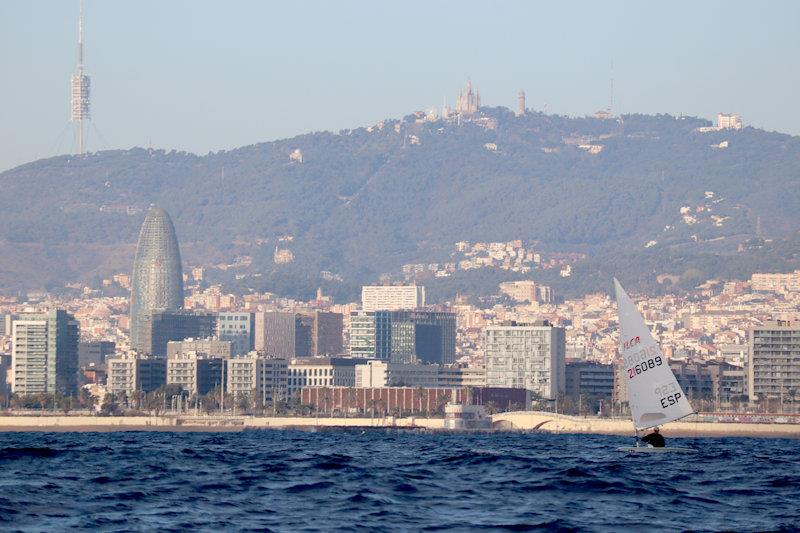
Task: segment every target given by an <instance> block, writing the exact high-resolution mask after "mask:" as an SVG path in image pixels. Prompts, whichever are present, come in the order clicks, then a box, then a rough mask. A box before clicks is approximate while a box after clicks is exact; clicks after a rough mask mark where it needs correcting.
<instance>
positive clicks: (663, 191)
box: [0, 108, 800, 298]
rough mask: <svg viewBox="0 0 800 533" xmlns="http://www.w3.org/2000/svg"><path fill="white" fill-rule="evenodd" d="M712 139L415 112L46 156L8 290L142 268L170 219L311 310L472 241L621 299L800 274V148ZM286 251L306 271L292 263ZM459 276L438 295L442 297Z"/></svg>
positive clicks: (634, 127)
mask: <svg viewBox="0 0 800 533" xmlns="http://www.w3.org/2000/svg"><path fill="white" fill-rule="evenodd" d="M706 126H709V123H708V121H705V120H702V119H697V118H690V117H672V116H669V115H658V116H645V115H626V116H623V117H620V118H619V119H615V120H601V119H595V118H569V117H563V116H553V115H544V114H541V113H529V114H527V115H525V116H523V117H515V116H514V115H513V114H512V113H511V112H510V111H508V110H507V109H504V108H484V109H483V110H482V113H481V116H479V117H474V118H473V119H472V120H469V121H455V120H451V121H443V120H435V121H428V120H425V118H424V117H423V116H422V115H421V114H417V115H409V116H407V117H404V118H403V119H399V120H386V121H383V122H382V123H380V124H378V125H375V126H372V127H370V128H359V129H354V130H343V131H340V132H338V133H331V132H318V133H310V134H307V135H301V136H298V137H295V138H292V139H285V140H279V141H274V142H268V143H261V144H256V145H252V146H246V147H242V148H239V149H236V150H231V151H225V152H216V153H209V154H207V155H205V156H198V155H194V154H189V153H185V152H175V151H172V152H166V151H163V150H145V149H141V148H135V149H131V150H116V151H106V152H99V153H95V154H89V155H86V156H61V157H54V158H50V159H45V160H40V161H36V162H33V163H30V164H26V165H23V166H20V167H17V168H15V169H12V170H9V171H7V172H4V173H2V174H0V186H1V187H2V190H3V195H2V198H0V252H2V253H0V289H2V290H3V291H5V292H9V291H12V292H13V291H16V290H20V289H22V290H31V289H42V288H44V289H49V290H57V289H58V288H59V287H63V286H64V284H65V283H67V282H74V281H83V282H89V283H94V284H97V282H98V281H99V279H101V278H102V277H108V276H109V275H110V274H112V273H114V272H120V271H129V270H130V268H131V264H132V260H133V259H132V252H133V245H134V244H135V241H136V236H137V233H138V229H139V226H140V224H141V222H142V220H143V217H144V211H145V210H146V208H147V207H148V206H149V205H151V204H156V205H159V206H162V207H164V208H166V209H167V210H168V211H169V213H170V214H171V216H172V218H173V219H174V221H175V225H176V229H177V232H178V237H179V239H180V242H181V250H182V253H183V255H184V260H185V262H187V263H189V264H193V265H198V264H203V265H213V264H223V265H225V264H234V266H233V267H232V268H223V269H217V270H211V271H209V277H210V279H211V280H212V281H213V280H217V281H221V282H224V283H226V284H227V285H229V286H230V287H231V288H236V289H247V288H251V289H254V290H272V291H274V292H278V293H281V294H287V295H292V296H301V297H308V296H310V294H311V293H312V292H313V290H314V289H315V288H316V287H317V286H318V285H323V286H324V287H326V288H327V289H328V290H329V291H332V292H334V293H335V294H337V295H339V296H341V297H348V296H352V295H353V294H354V292H355V290H356V288H357V287H358V286H359V285H360V284H361V283H366V282H372V281H375V279H377V277H378V276H379V275H380V274H382V273H393V272H398V271H399V268H400V266H401V265H402V264H404V263H410V262H429V261H446V260H447V259H448V257H450V256H451V253H452V252H451V250H452V247H453V244H454V243H456V242H458V241H464V240H466V241H472V242H475V241H481V242H483V241H486V242H489V241H509V240H514V239H522V240H523V241H525V242H528V243H534V244H533V245H534V246H535V248H536V249H537V250H541V251H543V252H545V253H546V252H579V253H583V254H586V255H587V258H586V259H585V260H583V261H579V262H577V263H576V264H575V265H574V271H573V272H574V273H573V275H572V276H571V277H570V278H560V277H559V276H557V275H555V274H554V273H553V272H544V271H542V272H536V271H534V272H532V273H530V274H528V275H529V276H532V277H533V278H534V279H541V280H543V281H547V282H548V283H552V284H554V285H555V286H557V288H558V289H559V290H560V291H561V293H562V294H577V293H580V292H584V291H588V290H596V289H598V288H603V289H605V288H607V286H608V284H609V283H608V277H609V276H610V275H612V274H617V275H621V276H623V279H624V280H626V281H628V283H629V284H631V285H633V286H635V285H638V286H639V287H640V288H649V289H650V290H666V288H667V287H666V286H665V285H664V283H663V280H664V279H665V278H664V275H669V276H671V277H669V278H666V279H669V280H671V281H670V282H667V283H678V284H679V285H682V286H689V285H691V284H693V283H695V282H697V280H700V279H701V278H707V277H715V276H733V275H735V276H740V277H741V276H746V275H749V273H750V272H751V271H752V270H753V269H762V268H766V269H770V270H783V269H788V268H797V267H798V257H797V253H796V250H797V247H796V246H795V244H797V242H798V237H797V232H798V230H800V218H798V217H797V213H798V212H800V187H798V184H800V138H798V137H792V136H788V135H783V134H779V133H770V132H766V131H762V130H758V129H754V128H750V127H748V128H744V129H743V130H739V131H733V130H722V131H712V132H706V133H700V132H698V131H697V128H699V127H706ZM295 150H299V151H300V152H301V153H302V162H300V161H299V157H295V160H291V159H290V154H292V152H294V151H295ZM298 154H299V153H298ZM276 247H278V248H279V249H280V250H289V251H291V254H293V257H294V260H293V262H291V263H287V264H277V263H275V262H274V261H273V255H274V253H275V249H276ZM243 256H247V257H250V258H252V262H249V261H241V260H240V261H239V262H236V261H235V258H236V257H239V258H240V259H241V258H242V257H243ZM284 257H285V258H286V259H287V260H288V256H284ZM459 276H461V277H464V276H466V277H464V279H466V278H467V277H469V274H465V275H463V276H462V275H461V274H459ZM659 276H660V277H659ZM479 277H480V278H481V279H483V278H487V279H491V280H492V283H494V282H495V281H496V279H495V278H496V277H497V276H479ZM508 277H512V278H513V277H520V276H519V275H518V274H516V273H509V275H508ZM457 278H458V277H454V278H453V279H452V280H443V281H441V283H439V282H435V283H434V284H439V285H440V287H439V288H440V289H441V290H439V291H438V294H440V295H441V297H443V298H444V297H446V296H447V295H449V294H450V293H451V292H452V291H451V290H449V289H447V287H448V286H449V285H452V284H453V281H454V280H455V279H457ZM476 279H477V278H476ZM657 279H661V281H662V283H659V282H658V281H657ZM476 290H478V289H476Z"/></svg>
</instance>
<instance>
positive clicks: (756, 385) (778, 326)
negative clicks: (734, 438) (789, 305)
mask: <svg viewBox="0 0 800 533" xmlns="http://www.w3.org/2000/svg"><path fill="white" fill-rule="evenodd" d="M748 359H749V372H748V392H749V394H750V401H751V402H756V401H763V400H767V399H777V400H779V401H786V400H787V399H789V398H790V396H791V399H792V400H795V401H796V400H798V399H800V398H797V397H796V391H799V390H800V325H798V324H796V323H792V322H789V321H786V320H776V321H770V322H766V323H764V325H762V326H758V327H753V328H750V331H749V357H748ZM789 391H793V392H792V393H791V395H790V393H789Z"/></svg>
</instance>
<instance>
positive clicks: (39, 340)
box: [12, 309, 79, 396]
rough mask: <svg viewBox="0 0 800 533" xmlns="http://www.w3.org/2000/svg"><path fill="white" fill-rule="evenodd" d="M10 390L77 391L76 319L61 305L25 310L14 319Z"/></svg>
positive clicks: (61, 392) (24, 392) (74, 392)
mask: <svg viewBox="0 0 800 533" xmlns="http://www.w3.org/2000/svg"><path fill="white" fill-rule="evenodd" d="M12 330H13V335H12V337H13V339H12V367H13V381H12V390H13V392H14V393H15V394H19V395H21V396H26V395H31V394H53V393H56V394H62V395H74V394H76V393H77V391H78V337H79V329H78V321H77V320H75V317H74V316H72V315H71V314H69V313H67V312H66V311H64V310H62V309H57V310H52V311H48V312H46V313H25V314H22V315H20V317H19V318H18V319H17V320H15V321H14V323H13V326H12Z"/></svg>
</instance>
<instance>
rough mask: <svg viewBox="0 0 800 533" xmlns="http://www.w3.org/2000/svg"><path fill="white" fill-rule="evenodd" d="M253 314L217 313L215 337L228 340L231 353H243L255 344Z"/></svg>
mask: <svg viewBox="0 0 800 533" xmlns="http://www.w3.org/2000/svg"><path fill="white" fill-rule="evenodd" d="M255 332H256V328H255V315H253V313H246V312H241V313H238V312H229V313H219V315H218V316H217V338H218V339H219V340H221V341H230V343H231V351H232V353H233V355H245V354H247V353H250V352H251V351H252V350H254V349H255V348H254V346H255Z"/></svg>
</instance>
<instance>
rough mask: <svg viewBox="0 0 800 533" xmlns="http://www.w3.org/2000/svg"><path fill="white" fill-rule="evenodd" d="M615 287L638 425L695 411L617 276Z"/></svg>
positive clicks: (626, 377) (630, 399)
mask: <svg viewBox="0 0 800 533" xmlns="http://www.w3.org/2000/svg"><path fill="white" fill-rule="evenodd" d="M614 290H615V292H616V297H617V308H618V310H619V331H620V339H619V352H620V355H621V357H622V360H623V367H622V372H623V379H624V380H625V382H626V384H627V386H628V404H629V405H630V408H631V414H632V416H633V423H634V426H635V427H636V429H647V428H651V427H654V426H658V425H661V424H666V423H667V422H672V421H674V420H678V419H680V418H683V417H685V416H688V415H690V414H692V412H693V411H692V407H691V405H690V404H689V400H688V398H686V394H684V392H683V389H681V386H680V385H679V384H678V380H677V379H676V378H675V374H673V373H672V370H671V369H670V367H669V361H667V358H666V357H664V354H663V353H662V352H661V348H660V347H659V346H658V344H657V343H656V341H655V339H654V338H653V335H652V334H651V333H650V330H649V329H648V328H647V325H646V324H645V323H644V318H642V315H641V314H640V313H639V310H638V309H636V306H635V305H634V303H633V301H631V299H630V297H629V296H628V295H627V293H626V292H625V289H623V288H622V285H620V283H619V281H617V280H616V279H614Z"/></svg>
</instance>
